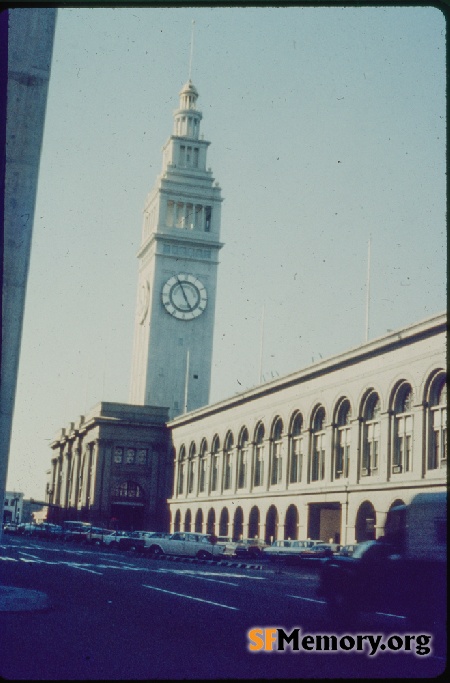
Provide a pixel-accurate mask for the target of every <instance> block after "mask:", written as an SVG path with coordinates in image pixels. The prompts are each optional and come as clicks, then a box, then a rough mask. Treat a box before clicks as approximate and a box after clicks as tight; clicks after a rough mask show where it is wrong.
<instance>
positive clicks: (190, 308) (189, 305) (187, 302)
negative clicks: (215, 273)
mask: <svg viewBox="0 0 450 683" xmlns="http://www.w3.org/2000/svg"><path fill="white" fill-rule="evenodd" d="M177 280H178V284H179V285H180V287H181V291H182V292H183V297H184V300H185V302H186V305H187V307H188V309H189V311H192V306H191V304H190V303H189V300H188V298H187V296H186V292H185V291H184V287H183V284H182V282H181V280H180V278H179V277H178V275H177Z"/></svg>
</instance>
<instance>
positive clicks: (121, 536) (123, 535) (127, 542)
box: [103, 531, 133, 550]
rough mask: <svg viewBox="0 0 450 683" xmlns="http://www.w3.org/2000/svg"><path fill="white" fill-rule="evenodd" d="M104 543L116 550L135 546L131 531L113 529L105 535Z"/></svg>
mask: <svg viewBox="0 0 450 683" xmlns="http://www.w3.org/2000/svg"><path fill="white" fill-rule="evenodd" d="M103 545H105V546H106V547H108V548H112V549H115V550H119V549H120V550H130V548H131V547H132V546H133V539H132V538H131V531H112V532H111V533H110V534H108V535H106V536H103Z"/></svg>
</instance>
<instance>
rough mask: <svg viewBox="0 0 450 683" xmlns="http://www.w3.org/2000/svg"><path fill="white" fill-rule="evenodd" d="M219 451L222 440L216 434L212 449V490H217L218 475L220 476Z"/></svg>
mask: <svg viewBox="0 0 450 683" xmlns="http://www.w3.org/2000/svg"><path fill="white" fill-rule="evenodd" d="M219 451H220V441H219V437H218V436H216V437H214V439H213V444H212V449H211V491H217V484H218V477H219Z"/></svg>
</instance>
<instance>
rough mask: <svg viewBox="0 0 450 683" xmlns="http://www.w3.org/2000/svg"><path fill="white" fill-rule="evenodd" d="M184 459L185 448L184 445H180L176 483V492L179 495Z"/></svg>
mask: <svg viewBox="0 0 450 683" xmlns="http://www.w3.org/2000/svg"><path fill="white" fill-rule="evenodd" d="M185 459H186V449H185V447H184V446H181V448H180V453H179V456H178V484H177V493H178V495H181V494H182V493H183V488H184V466H185V463H184V461H185Z"/></svg>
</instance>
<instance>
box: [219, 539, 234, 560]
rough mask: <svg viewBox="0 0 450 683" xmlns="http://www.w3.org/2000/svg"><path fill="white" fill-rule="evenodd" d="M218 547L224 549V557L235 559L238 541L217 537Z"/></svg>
mask: <svg viewBox="0 0 450 683" xmlns="http://www.w3.org/2000/svg"><path fill="white" fill-rule="evenodd" d="M217 545H218V546H220V547H221V548H222V555H223V556H224V557H234V555H235V553H236V548H237V545H238V541H233V539H232V537H231V536H217Z"/></svg>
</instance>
